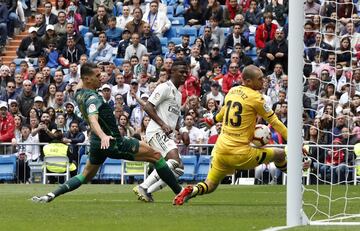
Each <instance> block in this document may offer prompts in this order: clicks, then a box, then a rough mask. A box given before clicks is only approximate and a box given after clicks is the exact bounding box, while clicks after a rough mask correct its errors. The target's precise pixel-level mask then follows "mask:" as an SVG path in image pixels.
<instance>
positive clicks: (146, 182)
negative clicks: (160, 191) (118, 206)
mask: <svg viewBox="0 0 360 231" xmlns="http://www.w3.org/2000/svg"><path fill="white" fill-rule="evenodd" d="M158 180H161V179H160V177H159V175H158V173H157V172H156V170H155V169H154V171H152V172H151V174H150V175H149V176H148V177H147V178H146V180H144V182H142V183H141V184H140V186H141V187H143V188H146V189H147V188H149V187H150V185H152V184H154V183H155V182H157V181H158Z"/></svg>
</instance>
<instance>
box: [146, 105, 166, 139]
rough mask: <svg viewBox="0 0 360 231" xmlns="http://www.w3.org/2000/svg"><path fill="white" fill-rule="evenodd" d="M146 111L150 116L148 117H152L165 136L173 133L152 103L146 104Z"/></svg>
mask: <svg viewBox="0 0 360 231" xmlns="http://www.w3.org/2000/svg"><path fill="white" fill-rule="evenodd" d="M144 110H145V112H146V113H147V114H148V116H150V118H151V119H152V120H154V121H155V122H156V123H157V124H158V125H159V126H160V127H161V129H162V130H163V131H164V132H165V134H167V135H168V134H170V133H171V132H172V129H171V128H170V127H169V126H168V125H167V124H166V123H165V122H164V121H163V120H162V119H161V118H160V117H159V116H158V114H157V113H156V109H155V106H154V105H153V104H152V103H150V102H149V101H148V102H146V104H145V107H144Z"/></svg>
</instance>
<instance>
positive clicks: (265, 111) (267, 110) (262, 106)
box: [253, 95, 287, 140]
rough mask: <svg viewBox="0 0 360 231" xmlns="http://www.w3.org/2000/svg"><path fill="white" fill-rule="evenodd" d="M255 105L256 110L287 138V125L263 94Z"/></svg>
mask: <svg viewBox="0 0 360 231" xmlns="http://www.w3.org/2000/svg"><path fill="white" fill-rule="evenodd" d="M253 105H254V107H255V110H256V112H257V113H258V114H259V115H260V116H261V117H262V118H263V119H265V120H266V121H267V122H268V123H269V124H271V126H273V128H274V129H275V130H276V131H277V132H279V133H280V134H281V136H282V137H283V138H284V139H286V140H287V128H286V126H285V125H284V124H283V123H282V122H281V121H280V120H279V119H278V117H277V116H276V114H275V112H274V111H273V110H272V109H271V107H270V106H269V105H268V104H267V103H266V102H265V100H264V97H262V96H261V95H259V96H258V98H257V99H256V100H255V101H254V104H253Z"/></svg>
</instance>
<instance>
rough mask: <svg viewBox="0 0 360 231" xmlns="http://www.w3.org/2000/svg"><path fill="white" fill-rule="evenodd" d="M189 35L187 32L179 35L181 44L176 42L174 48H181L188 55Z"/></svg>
mask: <svg viewBox="0 0 360 231" xmlns="http://www.w3.org/2000/svg"><path fill="white" fill-rule="evenodd" d="M189 44H190V36H189V35H188V34H183V35H182V36H181V44H178V45H176V46H175V48H181V50H183V51H184V53H185V56H189V55H190V51H191V50H190V47H189Z"/></svg>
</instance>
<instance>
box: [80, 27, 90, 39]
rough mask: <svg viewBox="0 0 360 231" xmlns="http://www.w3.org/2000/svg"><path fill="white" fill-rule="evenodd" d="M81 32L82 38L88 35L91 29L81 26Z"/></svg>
mask: <svg viewBox="0 0 360 231" xmlns="http://www.w3.org/2000/svg"><path fill="white" fill-rule="evenodd" d="M79 30H80V34H81V36H83V37H84V36H85V34H86V33H87V32H89V27H87V26H80V28H79Z"/></svg>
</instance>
